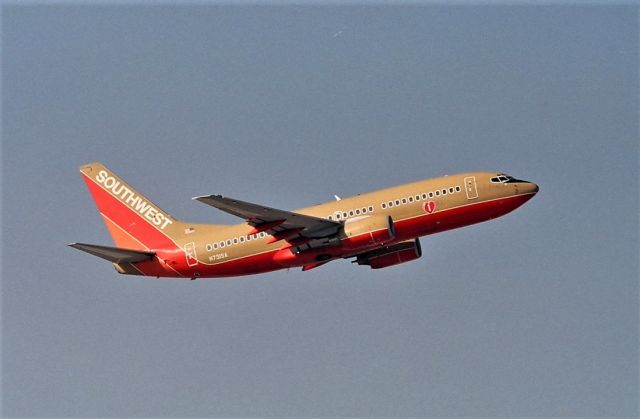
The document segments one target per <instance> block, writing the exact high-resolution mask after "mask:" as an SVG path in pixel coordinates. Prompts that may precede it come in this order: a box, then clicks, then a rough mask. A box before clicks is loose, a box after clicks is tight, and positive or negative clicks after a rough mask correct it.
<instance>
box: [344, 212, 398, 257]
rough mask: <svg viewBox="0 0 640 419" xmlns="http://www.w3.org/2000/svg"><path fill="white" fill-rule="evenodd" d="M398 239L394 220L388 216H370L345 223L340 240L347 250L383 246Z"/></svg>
mask: <svg viewBox="0 0 640 419" xmlns="http://www.w3.org/2000/svg"><path fill="white" fill-rule="evenodd" d="M395 237H396V231H395V229H394V228H393V220H392V219H391V217H390V216H388V215H369V216H364V217H358V218H354V219H350V220H347V221H345V223H344V226H343V227H342V231H341V232H340V240H341V242H342V246H343V247H344V248H346V249H362V250H367V248H372V247H375V246H382V245H383V244H384V243H388V242H390V241H392V240H393V239H394V238H395Z"/></svg>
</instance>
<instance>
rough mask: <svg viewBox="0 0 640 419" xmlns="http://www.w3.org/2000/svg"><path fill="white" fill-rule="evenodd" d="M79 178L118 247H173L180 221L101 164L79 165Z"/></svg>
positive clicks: (145, 248)
mask: <svg viewBox="0 0 640 419" xmlns="http://www.w3.org/2000/svg"><path fill="white" fill-rule="evenodd" d="M80 172H81V173H82V177H83V179H84V181H85V182H86V184H87V187H88V188H89V192H91V195H92V196H93V199H94V201H95V203H96V206H97V207H98V211H100V215H101V216H102V218H103V220H104V222H105V224H106V226H107V229H108V230H109V233H110V234H111V237H112V238H113V241H114V242H115V244H116V246H117V247H121V248H125V249H138V250H148V249H153V248H158V247H164V248H168V247H173V246H174V243H173V241H172V239H171V237H172V236H174V237H175V235H176V232H178V231H180V229H181V228H183V226H182V223H181V222H180V221H178V220H176V219H175V218H174V217H172V216H171V215H169V214H168V213H166V212H165V211H163V210H162V209H160V208H159V207H158V206H157V205H155V204H154V203H153V202H151V201H150V200H149V199H147V198H146V197H145V196H144V195H142V194H140V193H139V192H138V191H136V190H135V189H134V188H132V187H131V186H130V185H128V184H127V183H126V182H124V181H123V180H122V179H120V178H119V177H118V176H116V175H115V174H114V173H113V172H111V171H110V170H109V169H107V168H106V167H105V166H104V165H102V164H101V163H97V162H96V163H92V164H88V165H85V166H82V167H81V168H80Z"/></svg>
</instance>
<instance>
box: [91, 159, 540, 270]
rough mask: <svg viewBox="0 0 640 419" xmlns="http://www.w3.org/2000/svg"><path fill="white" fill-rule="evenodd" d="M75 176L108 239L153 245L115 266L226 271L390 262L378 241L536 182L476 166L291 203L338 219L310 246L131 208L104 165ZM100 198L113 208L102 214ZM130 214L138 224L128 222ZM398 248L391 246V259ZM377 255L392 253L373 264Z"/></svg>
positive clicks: (406, 234)
mask: <svg viewBox="0 0 640 419" xmlns="http://www.w3.org/2000/svg"><path fill="white" fill-rule="evenodd" d="M83 175H84V177H85V181H86V182H87V185H88V186H89V189H90V190H91V192H92V194H93V195H94V198H96V201H97V202H99V203H100V202H102V204H99V209H100V211H101V213H102V215H103V217H104V219H105V223H106V224H107V227H109V230H110V232H111V234H112V236H113V237H114V240H116V242H117V243H118V244H119V245H120V246H122V247H126V248H130V249H142V250H145V251H149V252H153V253H155V256H154V257H153V258H152V259H150V260H146V261H141V262H137V263H117V262H116V263H114V265H115V267H116V269H117V270H118V271H119V272H120V273H126V274H135V275H146V276H154V277H156V276H157V277H184V278H206V277H230V276H240V275H249V274H257V273H262V272H269V271H274V270H278V269H283V268H291V267H304V269H305V270H306V269H311V268H313V267H315V266H319V265H320V264H323V263H326V262H328V261H331V260H334V259H339V258H349V257H356V258H358V263H361V262H362V264H368V265H371V267H376V266H375V264H374V263H370V262H371V261H376V260H377V261H378V265H380V267H384V266H390V265H392V264H396V263H400V262H403V261H405V260H400V259H398V261H397V262H396V260H395V257H396V254H395V253H394V254H393V255H391V256H385V257H384V258H377V259H375V258H376V257H377V256H378V255H379V253H380V252H381V250H379V249H388V248H390V247H391V248H393V246H402V243H413V242H410V241H412V240H414V239H417V238H418V237H421V236H426V235H430V234H434V233H439V232H442V231H446V230H450V229H454V228H459V227H464V226H468V225H471V224H475V223H479V222H483V221H487V220H491V219H493V218H497V217H500V216H502V215H505V214H507V213H509V212H511V211H513V210H514V209H516V208H518V207H519V206H521V205H522V204H524V203H525V202H527V201H528V200H529V199H531V198H532V197H533V196H534V195H535V194H536V193H537V191H538V186H537V185H535V184H533V183H530V182H526V181H521V180H517V179H514V178H511V177H508V176H506V175H503V174H499V173H496V172H475V173H464V174H457V175H451V176H445V177H440V178H435V179H428V180H422V181H418V182H413V183H408V184H404V185H400V186H396V187H392V188H388V189H383V190H378V191H375V192H369V193H364V194H361V195H357V196H353V197H348V198H343V199H340V200H335V201H331V202H327V203H324V204H319V205H314V206H311V207H307V208H302V209H299V210H296V211H293V213H296V214H302V215H307V216H312V217H316V218H322V219H326V220H330V221H333V222H337V223H340V224H342V226H343V227H342V228H341V229H340V231H339V233H338V234H336V235H335V237H331V238H330V239H322V240H324V241H323V242H322V243H320V242H318V243H320V244H314V243H316V241H313V240H311V241H310V240H309V239H308V238H307V239H304V238H302V237H300V236H296V234H295V233H298V232H297V231H293V230H288V231H286V232H283V233H282V234H285V236H278V234H280V233H274V230H273V229H271V230H269V229H266V226H263V230H262V231H259V230H260V229H256V228H255V227H252V226H251V225H248V224H246V223H243V224H236V225H229V226H223V225H210V224H192V223H185V222H178V220H175V219H173V218H172V217H171V216H170V215H168V214H165V213H163V212H162V211H161V210H159V209H157V211H156V210H155V209H154V208H155V207H153V204H151V203H149V205H151V206H152V207H151V208H146V207H144V206H143V207H142V210H144V212H140V211H141V210H140V204H139V203H138V202H133V203H132V201H134V199H133V198H131V197H128V196H125V194H126V191H124V192H120V191H122V190H123V189H122V188H121V189H120V191H119V190H117V189H116V186H118V185H117V184H116V183H115V182H111V188H110V187H109V186H110V185H109V184H107V185H105V180H106V179H105V178H104V176H105V174H104V171H98V172H95V171H94V172H93V173H91V172H89V173H86V172H84V171H83ZM101 177H103V179H101ZM107 183H109V182H107ZM123 183H124V182H123ZM125 185H126V184H125ZM124 188H125V189H127V187H126V186H125V187H124ZM131 189H132V188H131ZM116 192H118V193H116ZM132 194H135V193H134V192H132ZM132 196H134V195H132ZM128 198H129V203H127V199H128ZM136 198H137V197H136ZM141 199H142V198H141ZM100 205H102V206H103V207H105V206H109V207H110V208H116V210H113V209H111V210H110V213H109V214H107V211H105V210H103V209H102V208H101V206H100ZM136 205H137V212H136ZM149 213H151V215H150V214H149ZM131 217H134V219H135V220H136V221H137V222H131ZM118 218H120V219H118ZM138 218H139V220H137V219H138ZM145 218H146V219H145ZM154 221H157V222H154ZM163 224H164V227H163ZM274 224H275V223H274ZM276 225H277V224H276ZM123 226H126V227H123ZM276 229H277V227H276ZM287 234H288V235H289V236H290V237H286V235H287ZM141 238H144V239H141ZM415 243H416V245H415V246H417V250H416V249H414V253H415V252H416V251H417V252H418V253H416V257H413V256H411V255H413V254H414V253H411V252H409V253H406V254H407V255H409V257H408V258H407V259H406V260H411V259H415V258H417V257H419V256H420V254H419V252H420V249H419V243H418V242H417V241H416V242H415ZM415 246H414V248H415ZM398 249H401V247H398ZM376 252H377V253H376ZM362 255H365V256H362ZM367 255H368V256H367ZM401 255H402V252H398V253H397V256H398V258H400V256H401ZM385 258H386V259H390V258H392V259H393V261H392V262H384V263H385V264H381V263H382V262H383V261H385V260H386V259H385ZM369 259H371V260H369Z"/></svg>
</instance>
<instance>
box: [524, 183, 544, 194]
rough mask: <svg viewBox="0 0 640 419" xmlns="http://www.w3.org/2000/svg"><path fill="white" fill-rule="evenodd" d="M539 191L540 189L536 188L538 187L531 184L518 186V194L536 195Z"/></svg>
mask: <svg viewBox="0 0 640 419" xmlns="http://www.w3.org/2000/svg"><path fill="white" fill-rule="evenodd" d="M539 190H540V187H538V185H536V184H535V183H533V182H524V183H523V184H522V185H521V186H520V193H525V194H537V193H538V191H539Z"/></svg>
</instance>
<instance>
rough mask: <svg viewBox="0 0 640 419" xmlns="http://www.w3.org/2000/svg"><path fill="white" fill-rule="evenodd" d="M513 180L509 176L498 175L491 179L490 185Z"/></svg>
mask: <svg viewBox="0 0 640 419" xmlns="http://www.w3.org/2000/svg"><path fill="white" fill-rule="evenodd" d="M514 180H515V179H514V178H513V177H511V176H509V175H505V174H504V173H498V175H497V176H494V177H492V178H491V183H507V182H509V181H514Z"/></svg>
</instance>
